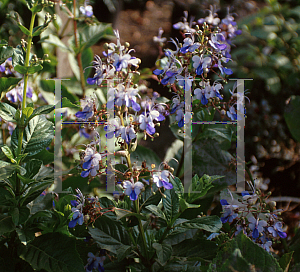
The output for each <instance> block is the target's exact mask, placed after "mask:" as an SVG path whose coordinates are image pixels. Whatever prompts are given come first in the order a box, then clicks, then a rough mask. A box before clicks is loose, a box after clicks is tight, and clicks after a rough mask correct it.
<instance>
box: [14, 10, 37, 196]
mask: <svg viewBox="0 0 300 272" xmlns="http://www.w3.org/2000/svg"><path fill="white" fill-rule="evenodd" d="M35 16H36V13H32V16H31V21H30V28H29V32H30V34H29V36H28V40H27V48H26V57H25V63H24V65H25V67H29V61H30V51H31V43H32V37H33V36H32V32H33V27H34V21H35ZM27 83H28V73H26V74H25V75H24V88H23V100H22V107H21V112H22V117H21V123H20V124H19V125H18V128H19V137H18V150H17V156H19V155H20V154H21V151H22V141H23V134H24V129H25V115H24V114H23V110H24V109H25V108H26V93H27ZM20 162H21V160H20V161H19V163H20ZM20 189H21V182H20V179H19V178H18V177H17V174H16V196H19V195H20Z"/></svg>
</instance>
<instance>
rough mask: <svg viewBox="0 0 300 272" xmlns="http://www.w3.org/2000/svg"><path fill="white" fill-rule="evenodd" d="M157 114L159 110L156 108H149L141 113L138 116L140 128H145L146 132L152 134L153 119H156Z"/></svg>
mask: <svg viewBox="0 0 300 272" xmlns="http://www.w3.org/2000/svg"><path fill="white" fill-rule="evenodd" d="M159 115H160V114H159V112H158V111H156V110H151V111H150V112H148V113H146V112H145V113H142V114H141V115H140V116H139V123H140V129H141V130H146V131H147V133H148V134H150V135H153V134H154V133H155V127H154V126H155V125H154V123H153V120H157V118H158V117H159Z"/></svg>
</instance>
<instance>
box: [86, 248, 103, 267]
mask: <svg viewBox="0 0 300 272" xmlns="http://www.w3.org/2000/svg"><path fill="white" fill-rule="evenodd" d="M88 257H89V258H88V259H87V262H88V263H87V264H86V266H85V267H84V268H85V271H86V272H92V271H93V269H97V270H98V272H104V267H103V262H104V260H105V258H106V257H105V256H101V257H96V256H95V255H94V254H93V253H91V252H89V253H88Z"/></svg>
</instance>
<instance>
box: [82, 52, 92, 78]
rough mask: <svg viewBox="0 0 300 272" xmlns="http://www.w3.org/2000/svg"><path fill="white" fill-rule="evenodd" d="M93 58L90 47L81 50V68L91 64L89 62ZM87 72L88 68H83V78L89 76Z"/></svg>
mask: <svg viewBox="0 0 300 272" xmlns="http://www.w3.org/2000/svg"><path fill="white" fill-rule="evenodd" d="M93 59H94V52H93V50H92V48H90V47H88V48H86V49H84V50H83V52H82V54H81V60H82V67H83V69H85V68H87V67H89V66H91V62H92V61H93ZM89 72H90V70H88V69H87V70H84V78H85V80H87V78H88V76H89Z"/></svg>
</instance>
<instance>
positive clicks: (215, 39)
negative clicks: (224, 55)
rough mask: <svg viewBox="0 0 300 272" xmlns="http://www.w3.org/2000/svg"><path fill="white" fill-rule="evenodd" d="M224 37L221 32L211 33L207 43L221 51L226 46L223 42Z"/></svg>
mask: <svg viewBox="0 0 300 272" xmlns="http://www.w3.org/2000/svg"><path fill="white" fill-rule="evenodd" d="M225 41H226V40H225V37H224V35H223V34H222V33H216V34H215V33H212V34H211V40H209V44H210V45H211V46H212V47H213V48H214V49H216V50H218V51H222V50H225V49H226V48H227V45H226V43H225Z"/></svg>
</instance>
